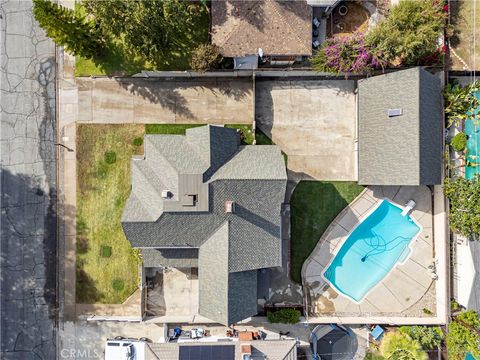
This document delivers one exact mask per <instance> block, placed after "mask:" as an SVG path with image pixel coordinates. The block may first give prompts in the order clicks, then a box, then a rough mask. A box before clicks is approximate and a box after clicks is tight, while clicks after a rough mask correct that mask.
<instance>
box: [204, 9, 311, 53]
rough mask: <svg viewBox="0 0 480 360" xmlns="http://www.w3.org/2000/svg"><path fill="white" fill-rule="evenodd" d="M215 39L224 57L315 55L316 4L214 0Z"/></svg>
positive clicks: (213, 30) (213, 35) (213, 31)
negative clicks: (314, 13) (259, 51)
mask: <svg viewBox="0 0 480 360" xmlns="http://www.w3.org/2000/svg"><path fill="white" fill-rule="evenodd" d="M211 11H212V42H213V43H214V44H216V45H217V46H219V47H220V49H221V52H222V54H223V56H227V57H242V56H246V55H255V54H257V52H258V49H259V48H261V49H262V50H263V52H264V54H265V55H311V54H312V14H313V10H312V7H311V6H309V5H308V4H307V3H306V1H304V0H296V1H276V0H257V1H244V0H217V1H212V9H211Z"/></svg>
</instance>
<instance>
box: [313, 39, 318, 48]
mask: <svg viewBox="0 0 480 360" xmlns="http://www.w3.org/2000/svg"><path fill="white" fill-rule="evenodd" d="M312 46H313V47H314V48H315V49H316V48H318V47H319V46H320V41H318V40H315V41H312Z"/></svg>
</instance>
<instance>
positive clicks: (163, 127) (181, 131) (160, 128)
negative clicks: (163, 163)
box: [145, 124, 253, 145]
mask: <svg viewBox="0 0 480 360" xmlns="http://www.w3.org/2000/svg"><path fill="white" fill-rule="evenodd" d="M204 125H205V124H146V125H145V133H146V134H171V135H185V131H186V130H187V129H190V128H194V127H198V126H204ZM225 127H226V128H231V129H238V130H240V133H241V135H240V138H241V139H242V141H241V142H242V145H251V144H253V132H252V127H251V126H250V125H237V124H228V125H225Z"/></svg>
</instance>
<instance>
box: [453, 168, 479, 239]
mask: <svg viewBox="0 0 480 360" xmlns="http://www.w3.org/2000/svg"><path fill="white" fill-rule="evenodd" d="M444 193H445V196H446V197H448V199H449V200H450V212H449V215H448V220H449V223H450V227H451V228H452V230H453V231H455V232H458V233H460V234H462V235H464V236H466V237H473V238H475V239H479V237H480V179H479V178H478V176H477V178H476V179H474V180H473V181H469V180H466V179H465V178H463V177H459V178H455V179H449V178H447V179H445V184H444Z"/></svg>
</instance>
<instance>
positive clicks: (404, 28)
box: [365, 0, 447, 65]
mask: <svg viewBox="0 0 480 360" xmlns="http://www.w3.org/2000/svg"><path fill="white" fill-rule="evenodd" d="M446 16H447V14H446V12H445V11H443V2H442V1H438V0H402V1H400V3H399V4H398V5H396V6H393V7H392V8H391V10H390V15H389V16H388V17H387V18H386V19H384V20H383V21H381V22H380V23H379V24H378V25H377V26H376V27H374V28H373V29H372V30H371V31H369V32H368V33H367V35H366V38H365V42H366V44H367V45H368V46H369V47H371V48H373V49H376V52H377V57H379V58H383V59H384V60H386V61H389V62H393V63H400V64H404V65H419V64H420V63H421V62H422V60H424V59H425V58H427V57H430V56H432V55H433V54H434V53H436V51H437V49H438V43H437V40H438V37H439V36H440V34H441V32H442V30H443V27H444V26H445V19H446Z"/></svg>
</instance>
